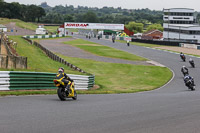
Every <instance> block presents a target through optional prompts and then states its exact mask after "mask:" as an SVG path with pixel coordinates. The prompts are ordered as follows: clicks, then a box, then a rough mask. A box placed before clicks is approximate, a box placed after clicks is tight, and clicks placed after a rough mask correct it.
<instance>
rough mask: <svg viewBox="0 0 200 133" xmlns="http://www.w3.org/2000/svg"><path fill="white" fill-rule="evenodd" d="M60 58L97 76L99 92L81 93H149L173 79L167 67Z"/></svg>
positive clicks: (88, 91) (96, 81)
mask: <svg viewBox="0 0 200 133" xmlns="http://www.w3.org/2000/svg"><path fill="white" fill-rule="evenodd" d="M59 56H61V57H62V58H64V59H66V60H68V61H69V62H71V63H72V64H75V65H77V66H81V68H82V69H84V70H85V71H88V72H89V73H92V74H94V75H95V83H96V85H99V86H100V88H99V89H97V90H87V91H78V92H79V93H89V94H90V93H133V92H139V91H149V90H153V89H156V88H159V87H161V86H162V85H163V84H165V83H166V82H168V81H169V80H170V79H171V77H172V72H171V71H170V70H169V69H168V68H165V67H158V66H143V65H130V64H118V63H105V62H98V61H93V60H88V59H80V58H71V57H65V56H63V55H59Z"/></svg>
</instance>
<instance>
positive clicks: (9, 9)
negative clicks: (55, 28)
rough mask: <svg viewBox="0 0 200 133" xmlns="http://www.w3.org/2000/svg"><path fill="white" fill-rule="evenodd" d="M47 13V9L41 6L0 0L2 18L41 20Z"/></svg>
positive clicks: (29, 20) (0, 15)
mask: <svg viewBox="0 0 200 133" xmlns="http://www.w3.org/2000/svg"><path fill="white" fill-rule="evenodd" d="M45 15H46V13H45V10H44V9H43V8H42V7H40V6H36V5H24V4H19V3H18V2H12V3H6V2H4V1H3V0H0V17H2V18H9V19H20V20H23V21H26V22H40V18H41V17H42V16H45Z"/></svg>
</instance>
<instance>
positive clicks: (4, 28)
mask: <svg viewBox="0 0 200 133" xmlns="http://www.w3.org/2000/svg"><path fill="white" fill-rule="evenodd" d="M1 31H3V32H7V27H6V26H5V25H2V24H0V32H1Z"/></svg>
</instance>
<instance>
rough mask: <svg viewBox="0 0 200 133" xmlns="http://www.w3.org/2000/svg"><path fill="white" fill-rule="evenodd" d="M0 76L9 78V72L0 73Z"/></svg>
mask: <svg viewBox="0 0 200 133" xmlns="http://www.w3.org/2000/svg"><path fill="white" fill-rule="evenodd" d="M0 78H10V75H9V74H0Z"/></svg>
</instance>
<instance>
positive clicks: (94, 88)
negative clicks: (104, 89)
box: [90, 85, 100, 90]
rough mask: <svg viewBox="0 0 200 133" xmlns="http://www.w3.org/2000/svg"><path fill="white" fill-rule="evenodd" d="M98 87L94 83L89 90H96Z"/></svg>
mask: <svg viewBox="0 0 200 133" xmlns="http://www.w3.org/2000/svg"><path fill="white" fill-rule="evenodd" d="M99 88H100V86H98V85H94V86H93V87H92V88H90V90H96V89H99Z"/></svg>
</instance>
